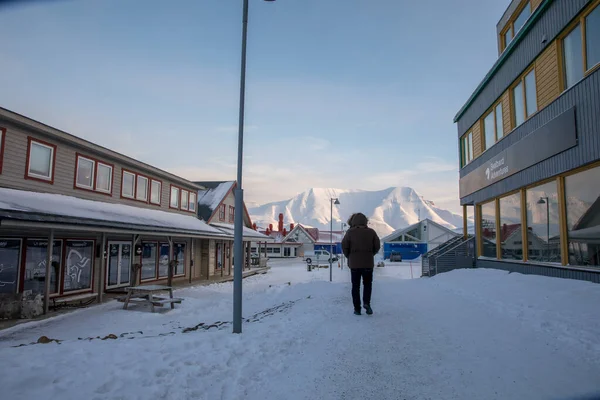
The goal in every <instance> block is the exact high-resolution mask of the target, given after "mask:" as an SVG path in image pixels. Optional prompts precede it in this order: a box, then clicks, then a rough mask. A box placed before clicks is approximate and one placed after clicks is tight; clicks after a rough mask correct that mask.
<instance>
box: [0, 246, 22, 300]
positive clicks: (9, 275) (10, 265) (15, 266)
mask: <svg viewBox="0 0 600 400" xmlns="http://www.w3.org/2000/svg"><path fill="white" fill-rule="evenodd" d="M19 265H21V239H0V294H4V293H16V292H17V281H18V275H19Z"/></svg>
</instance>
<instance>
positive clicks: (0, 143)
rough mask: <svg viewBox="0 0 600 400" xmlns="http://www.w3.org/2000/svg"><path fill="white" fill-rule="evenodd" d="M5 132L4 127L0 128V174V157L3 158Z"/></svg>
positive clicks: (0, 167)
mask: <svg viewBox="0 0 600 400" xmlns="http://www.w3.org/2000/svg"><path fill="white" fill-rule="evenodd" d="M5 134H6V129H4V128H0V174H1V173H2V159H3V158H4V142H5V140H4V135H5Z"/></svg>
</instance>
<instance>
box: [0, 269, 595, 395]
mask: <svg viewBox="0 0 600 400" xmlns="http://www.w3.org/2000/svg"><path fill="white" fill-rule="evenodd" d="M271 265H272V269H271V270H270V271H269V272H268V273H267V274H266V275H257V276H253V277H250V278H247V279H245V280H244V312H243V315H244V317H245V318H247V319H248V320H249V322H245V323H244V327H243V328H244V331H243V334H242V335H234V334H232V333H231V326H230V325H229V324H224V325H221V324H220V323H221V322H223V321H230V320H231V311H232V283H223V284H215V285H211V286H203V287H193V288H186V289H181V290H177V291H176V292H175V295H176V296H177V297H183V298H185V301H184V302H183V303H182V304H181V305H177V306H176V308H175V309H174V310H170V309H169V310H165V311H162V312H157V313H155V314H152V313H150V311H149V310H148V309H146V308H143V307H141V306H132V307H131V309H130V310H123V309H122V303H117V302H110V303H106V304H103V305H100V306H96V307H92V308H89V309H84V310H78V311H75V312H72V313H69V314H66V315H62V316H59V317H56V318H53V319H50V320H46V321H39V322H33V323H29V324H24V325H20V326H17V327H14V328H11V329H8V330H6V331H3V332H0V358H1V359H2V367H3V373H2V374H1V375H0V387H2V396H3V398H6V399H14V400H17V399H41V398H52V399H58V398H60V399H83V398H85V399H211V400H212V399H260V400H264V399H290V400H293V399H311V400H314V399H567V398H569V399H573V398H586V397H585V396H591V395H593V394H595V395H600V378H599V377H600V307H599V305H600V285H597V284H593V283H588V282H580V281H573V280H561V279H553V278H545V277H539V276H526V275H520V274H509V273H506V272H502V271H496V270H458V271H454V272H450V273H446V274H441V275H438V276H436V277H434V278H420V279H412V280H411V264H409V263H408V262H404V263H397V264H389V263H386V266H385V267H384V268H376V269H375V278H374V284H373V299H372V306H373V310H374V313H375V314H374V315H372V316H368V315H365V314H364V312H363V315H361V316H356V315H353V313H352V311H353V307H352V301H351V297H350V274H349V271H348V269H347V268H345V269H343V270H340V269H338V268H337V266H336V267H335V269H334V271H333V276H334V282H333V283H330V282H329V271H328V270H327V269H319V270H314V271H312V272H308V271H307V270H306V266H305V265H304V263H302V261H298V260H285V261H277V260H275V261H273V260H272V261H271ZM412 268H413V275H414V277H415V278H416V277H418V276H420V264H415V263H413V264H412ZM200 323H204V325H199V324H200ZM210 325H213V327H211V328H209V329H204V328H206V327H207V326H210ZM186 328H188V329H187V332H185V333H184V332H183V331H184V330H186ZM189 328H192V329H189ZM194 328H195V329H194ZM109 334H113V335H115V336H116V339H110V338H109V339H106V340H101V339H93V340H89V339H87V338H96V337H98V336H99V337H100V338H105V337H106V336H107V335H109ZM41 336H47V337H48V338H50V339H58V340H61V341H62V342H60V344H57V343H54V342H52V343H48V344H34V345H28V346H23V347H14V346H17V345H20V344H29V343H32V342H36V341H37V340H38V338H39V337H41ZM588 398H589V397H588Z"/></svg>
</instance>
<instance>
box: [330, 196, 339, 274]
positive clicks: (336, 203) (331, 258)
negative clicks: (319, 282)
mask: <svg viewBox="0 0 600 400" xmlns="http://www.w3.org/2000/svg"><path fill="white" fill-rule="evenodd" d="M334 200H335V202H334ZM334 204H335V205H339V204H340V201H339V200H338V199H337V198H331V199H329V205H330V206H331V214H330V219H329V222H330V226H331V227H330V228H329V229H330V231H329V244H330V246H331V247H330V249H329V250H330V252H329V282H331V281H332V280H333V205H334Z"/></svg>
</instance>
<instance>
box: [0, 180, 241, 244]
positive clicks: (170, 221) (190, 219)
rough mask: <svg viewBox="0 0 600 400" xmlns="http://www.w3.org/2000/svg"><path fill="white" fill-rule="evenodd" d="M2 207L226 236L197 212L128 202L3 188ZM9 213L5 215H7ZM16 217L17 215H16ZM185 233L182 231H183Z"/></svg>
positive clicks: (0, 193)
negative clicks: (134, 204)
mask: <svg viewBox="0 0 600 400" xmlns="http://www.w3.org/2000/svg"><path fill="white" fill-rule="evenodd" d="M0 210H4V211H10V212H12V215H13V216H14V215H15V212H20V213H25V214H36V215H41V216H42V218H38V220H41V221H42V222H46V219H48V218H51V217H52V216H61V217H70V218H73V219H74V221H76V222H78V223H79V224H85V223H86V222H88V221H89V222H96V223H97V222H103V223H107V224H119V225H128V226H130V225H134V227H132V230H136V229H138V228H140V229H144V230H152V229H154V230H158V229H161V228H162V229H169V230H180V231H185V232H187V233H194V234H199V235H209V236H227V237H229V235H226V234H224V233H223V231H221V230H219V229H217V228H213V227H211V226H209V225H207V224H206V223H205V222H203V221H201V220H199V219H198V218H196V216H195V215H193V214H190V215H183V214H178V213H174V212H167V211H161V210H153V209H150V208H142V207H134V206H129V205H126V204H116V203H106V202H103V201H95V200H86V199H80V198H78V197H72V196H65V195H61V194H52V193H40V192H29V191H24V190H15V189H8V188H0ZM5 216H6V215H5ZM15 218H16V217H15ZM182 233H183V232H182Z"/></svg>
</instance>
